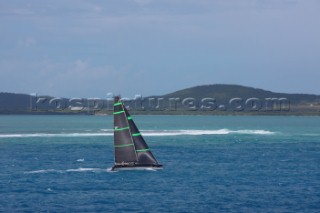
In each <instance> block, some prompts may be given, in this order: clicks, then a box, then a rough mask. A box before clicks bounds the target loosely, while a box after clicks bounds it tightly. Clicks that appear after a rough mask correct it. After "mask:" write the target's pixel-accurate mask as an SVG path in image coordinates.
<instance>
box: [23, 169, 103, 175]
mask: <svg viewBox="0 0 320 213" xmlns="http://www.w3.org/2000/svg"><path fill="white" fill-rule="evenodd" d="M66 172H107V169H101V168H77V169H66V170H59V169H42V170H34V171H28V172H24V174H41V173H66Z"/></svg>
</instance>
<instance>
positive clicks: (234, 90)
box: [0, 84, 320, 115]
mask: <svg viewBox="0 0 320 213" xmlns="http://www.w3.org/2000/svg"><path fill="white" fill-rule="evenodd" d="M41 97H42V98H45V99H47V100H46V101H39V97H33V96H30V95H26V94H14V93H0V114H29V113H32V114H61V113H64V114H70V113H71V114H84V113H89V114H92V113H98V114H99V113H100V114H112V113H110V111H111V110H112V103H110V101H106V100H100V102H99V103H98V104H100V105H99V106H98V107H97V103H94V102H92V101H91V102H90V100H87V99H79V100H77V101H74V100H71V99H66V98H61V99H58V102H55V101H52V102H50V100H53V99H54V98H53V97H50V96H41ZM60 105H61V106H60ZM126 105H127V106H128V108H129V109H130V110H132V112H133V113H140V114H227V115H228V114H250V115H252V114H267V115H268V114H270V115H272V114H283V115H320V95H311V94H287V93H276V92H271V91H266V90H262V89H258V88H252V87H245V86H239V85H225V84H213V85H203V86H196V87H191V88H187V89H182V90H178V91H175V92H172V93H169V94H166V95H163V96H150V97H146V98H144V99H142V100H131V101H127V102H126ZM94 107H97V108H94ZM74 108H79V109H80V110H74ZM90 108H91V109H92V110H91V111H90Z"/></svg>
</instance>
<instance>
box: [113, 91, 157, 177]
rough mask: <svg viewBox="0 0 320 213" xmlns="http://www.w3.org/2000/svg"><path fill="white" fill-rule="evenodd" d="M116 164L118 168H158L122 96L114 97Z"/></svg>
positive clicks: (115, 168) (114, 167) (115, 167)
mask: <svg viewBox="0 0 320 213" xmlns="http://www.w3.org/2000/svg"><path fill="white" fill-rule="evenodd" d="M113 105H114V106H113V116H114V161H115V163H114V166H113V167H112V168H111V171H118V170H158V169H162V168H163V166H162V165H161V164H159V163H158V161H157V160H156V158H155V157H154V156H153V154H152V152H151V150H150V148H149V147H148V145H147V143H146V142H145V140H144V138H143V137H142V135H141V133H140V132H139V130H138V128H137V126H136V125H135V123H134V122H133V120H132V117H131V116H130V114H129V112H128V110H127V109H126V107H125V106H124V104H123V102H122V101H121V98H120V96H116V97H114V104H113Z"/></svg>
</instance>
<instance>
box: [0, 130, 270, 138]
mask: <svg viewBox="0 0 320 213" xmlns="http://www.w3.org/2000/svg"><path fill="white" fill-rule="evenodd" d="M101 131H102V132H91V133H88V132H86V133H27V134H0V138H29V137H97V136H113V132H112V130H110V129H102V130H101ZM141 133H142V135H144V136H154V137H156V136H180V135H228V134H247V135H272V134H275V132H272V131H268V130H259V129H258V130H253V129H244V130H229V129H218V130H195V129H189V130H142V131H141Z"/></svg>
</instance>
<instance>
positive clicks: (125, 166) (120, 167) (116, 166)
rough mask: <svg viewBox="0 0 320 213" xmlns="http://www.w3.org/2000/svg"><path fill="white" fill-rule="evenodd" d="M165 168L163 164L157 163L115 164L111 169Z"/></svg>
mask: <svg viewBox="0 0 320 213" xmlns="http://www.w3.org/2000/svg"><path fill="white" fill-rule="evenodd" d="M160 169H163V166H162V165H160V164H156V165H114V166H113V167H112V168H111V171H120V170H160Z"/></svg>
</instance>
